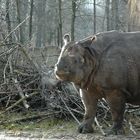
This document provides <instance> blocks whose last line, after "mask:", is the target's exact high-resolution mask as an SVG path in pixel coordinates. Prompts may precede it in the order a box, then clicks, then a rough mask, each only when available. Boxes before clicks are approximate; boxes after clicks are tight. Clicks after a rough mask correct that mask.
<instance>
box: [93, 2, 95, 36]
mask: <svg viewBox="0 0 140 140" xmlns="http://www.w3.org/2000/svg"><path fill="white" fill-rule="evenodd" d="M93 10H94V13H93V16H94V21H93V28H94V34H95V33H96V0H93Z"/></svg>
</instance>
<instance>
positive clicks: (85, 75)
mask: <svg viewBox="0 0 140 140" xmlns="http://www.w3.org/2000/svg"><path fill="white" fill-rule="evenodd" d="M68 40H69V37H68V35H67V36H64V42H65V44H64V46H63V48H62V51H61V54H60V56H59V59H58V62H57V64H56V65H55V75H56V77H57V78H59V79H61V80H64V81H69V82H73V83H74V84H75V85H76V86H78V87H79V88H80V96H81V99H82V101H83V104H84V106H85V115H84V120H83V122H82V124H81V125H80V126H79V128H78V131H79V132H80V133H90V132H93V128H92V123H93V121H94V117H95V115H96V107H97V102H98V99H100V98H105V99H106V100H107V102H108V104H109V106H110V110H111V113H112V120H113V126H112V128H111V130H110V131H109V132H108V134H123V133H124V130H123V127H122V122H123V114H124V110H125V103H131V104H140V86H139V85H140V32H131V33H122V32H117V31H110V32H105V33H99V34H96V35H93V36H90V37H88V38H86V39H84V40H80V41H79V42H69V41H68Z"/></svg>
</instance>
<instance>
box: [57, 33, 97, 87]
mask: <svg viewBox="0 0 140 140" xmlns="http://www.w3.org/2000/svg"><path fill="white" fill-rule="evenodd" d="M63 39H64V46H63V47H62V50H61V53H60V56H59V58H58V62H57V63H56V65H55V74H56V77H57V78H58V79H61V80H65V81H69V82H73V83H75V84H77V85H80V84H81V83H83V82H84V81H86V80H87V78H88V75H89V74H90V73H91V71H92V69H93V65H94V57H93V55H92V54H91V53H90V49H89V48H90V45H91V43H92V41H93V40H94V39H95V37H94V38H93V37H89V38H88V39H85V40H82V41H79V42H71V41H70V37H69V35H65V36H64V37H63Z"/></svg>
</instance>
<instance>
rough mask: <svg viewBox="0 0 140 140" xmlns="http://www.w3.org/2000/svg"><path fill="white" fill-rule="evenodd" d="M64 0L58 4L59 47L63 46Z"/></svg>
mask: <svg viewBox="0 0 140 140" xmlns="http://www.w3.org/2000/svg"><path fill="white" fill-rule="evenodd" d="M61 9H62V0H59V3H58V16H59V28H58V29H59V36H58V37H59V42H58V43H59V44H58V45H59V46H62V10H61Z"/></svg>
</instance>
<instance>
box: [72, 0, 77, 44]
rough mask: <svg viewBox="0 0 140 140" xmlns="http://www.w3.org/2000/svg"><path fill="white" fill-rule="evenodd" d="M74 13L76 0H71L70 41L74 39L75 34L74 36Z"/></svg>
mask: <svg viewBox="0 0 140 140" xmlns="http://www.w3.org/2000/svg"><path fill="white" fill-rule="evenodd" d="M75 14H76V0H72V18H71V41H74V39H75V36H74V32H75V27H74V25H75V18H76V16H75Z"/></svg>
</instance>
